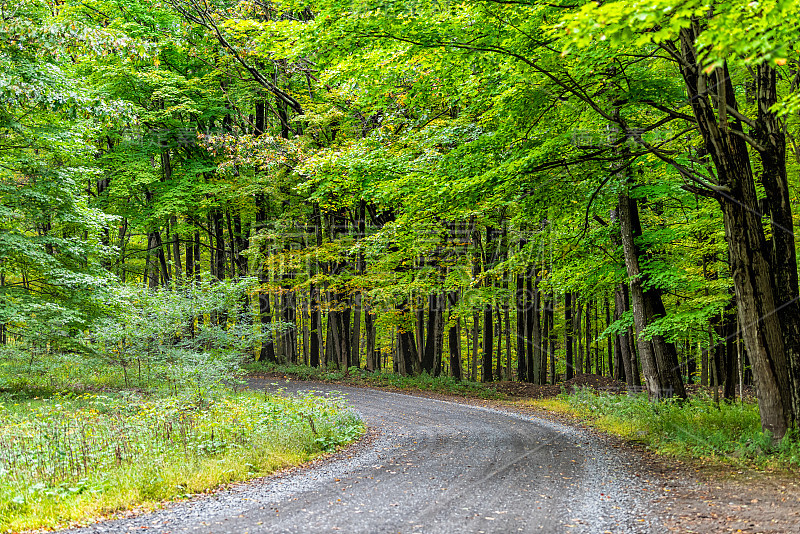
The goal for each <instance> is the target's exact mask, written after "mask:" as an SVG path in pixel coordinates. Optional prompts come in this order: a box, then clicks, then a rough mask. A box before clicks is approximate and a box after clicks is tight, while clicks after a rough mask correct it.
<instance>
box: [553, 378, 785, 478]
mask: <svg viewBox="0 0 800 534" xmlns="http://www.w3.org/2000/svg"><path fill="white" fill-rule="evenodd" d="M559 400H560V401H561V402H563V403H565V405H566V407H567V408H568V411H570V412H571V413H573V414H574V415H577V416H579V417H581V418H582V419H587V420H589V421H591V422H592V423H593V424H594V425H595V426H597V427H599V428H601V429H603V430H606V431H610V432H612V433H615V434H618V435H621V436H623V437H625V438H627V439H631V440H635V441H640V442H643V443H645V444H647V445H648V446H650V447H651V448H654V449H655V450H656V451H658V452H660V453H662V454H669V455H673V456H678V457H691V458H701V459H715V460H720V461H723V462H728V463H733V464H748V465H751V466H776V467H790V466H798V465H800V445H798V440H797V435H796V434H794V433H792V434H788V435H787V436H786V437H785V438H784V439H783V440H781V441H780V442H779V443H774V442H773V440H772V436H771V435H770V434H769V433H765V432H762V430H761V423H760V418H759V412H758V405H757V404H756V403H755V402H754V401H753V402H743V403H742V402H737V403H728V402H720V403H715V402H714V401H713V399H711V398H710V397H709V396H708V395H705V394H699V395H697V396H695V397H692V398H690V399H688V400H683V401H682V400H677V399H676V400H667V401H663V402H658V403H652V402H650V401H649V400H648V399H647V395H646V394H644V393H641V394H637V395H614V394H610V393H597V392H595V391H594V390H592V389H590V388H581V389H578V390H576V391H575V392H574V393H572V394H562V395H561V396H560V398H559Z"/></svg>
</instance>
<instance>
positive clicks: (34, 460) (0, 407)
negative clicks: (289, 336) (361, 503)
mask: <svg viewBox="0 0 800 534" xmlns="http://www.w3.org/2000/svg"><path fill="white" fill-rule="evenodd" d="M40 393H41V391H40V390H33V391H25V390H17V391H12V392H9V391H8V390H6V391H5V392H4V393H2V394H1V395H0V532H6V531H7V532H19V531H23V530H28V529H36V528H56V527H58V526H64V525H68V524H76V523H80V522H81V521H86V520H89V519H91V518H94V517H98V516H104V515H108V514H110V513H113V512H115V511H117V510H121V509H125V508H131V507H134V506H137V505H144V506H145V507H153V506H155V505H157V503H159V502H161V501H164V500H169V499H176V498H182V497H187V496H189V495H191V494H194V493H200V492H203V491H205V490H208V489H210V488H215V487H217V486H219V485H221V484H225V483H229V482H233V481H242V480H247V479H249V478H253V477H257V476H263V475H266V474H269V473H271V472H274V471H275V470H278V469H281V468H283V467H287V466H290V465H296V464H299V463H302V462H305V461H307V460H309V459H311V458H313V457H315V456H318V455H319V454H320V453H323V452H325V451H331V450H333V449H335V448H337V447H338V446H340V445H343V444H345V443H347V442H350V441H352V440H354V439H355V438H356V437H358V436H359V435H361V433H362V432H363V424H362V423H361V421H360V419H359V418H358V416H357V415H356V414H355V413H353V412H352V411H350V410H349V409H347V408H346V407H345V406H344V404H343V402H342V399H341V398H337V397H328V398H321V397H315V396H313V395H307V396H304V397H300V398H284V397H280V396H271V395H265V394H263V393H261V394H259V393H256V392H252V391H245V392H240V393H232V392H227V393H224V394H222V395H220V396H218V397H217V398H215V399H206V400H204V401H202V402H198V401H197V399H196V397H194V396H191V397H189V396H175V395H173V396H163V397H159V396H148V395H144V394H141V393H134V392H130V391H117V392H103V393H102V394H95V393H75V392H72V391H62V392H59V393H54V394H51V395H49V396H47V397H40V396H38V394H40Z"/></svg>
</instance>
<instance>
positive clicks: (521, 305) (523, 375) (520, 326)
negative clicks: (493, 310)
mask: <svg viewBox="0 0 800 534" xmlns="http://www.w3.org/2000/svg"><path fill="white" fill-rule="evenodd" d="M514 296H515V298H516V303H517V380H518V381H520V382H524V381H525V380H527V379H528V368H527V365H526V364H527V358H526V357H525V347H526V344H525V324H526V322H525V321H526V319H525V276H524V275H523V274H521V273H520V274H517V288H516V292H515V294H514Z"/></svg>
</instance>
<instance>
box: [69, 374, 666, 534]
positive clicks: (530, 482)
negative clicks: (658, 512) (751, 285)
mask: <svg viewBox="0 0 800 534" xmlns="http://www.w3.org/2000/svg"><path fill="white" fill-rule="evenodd" d="M272 383H274V381H266V380H263V381H258V380H254V381H252V382H251V386H252V387H255V388H259V389H261V388H264V387H274V386H271V385H270V384H272ZM280 386H281V387H285V388H286V392H287V394H291V393H292V392H296V391H300V390H308V389H312V390H317V391H322V392H323V393H324V392H325V391H331V390H337V391H342V392H344V393H345V394H346V395H347V398H348V402H349V403H350V405H351V406H352V407H353V408H354V409H355V410H357V411H358V412H360V413H361V414H362V416H363V418H364V420H365V421H366V423H367V425H368V426H369V427H370V428H371V432H370V436H369V437H368V438H367V439H365V440H364V442H362V443H360V444H358V445H356V446H354V447H353V448H351V449H349V450H347V451H345V452H343V453H340V454H338V455H336V456H334V457H333V458H331V459H328V460H325V461H323V462H318V463H317V464H315V465H312V466H309V467H304V468H301V469H296V470H293V471H291V472H289V473H285V474H283V475H280V476H276V477H270V478H266V479H261V480H259V481H254V482H251V483H247V484H242V485H240V486H237V487H236V488H234V489H232V490H230V491H226V492H221V493H218V494H216V495H213V496H208V497H202V498H199V499H196V500H194V501H191V502H188V503H180V504H177V505H175V506H172V507H170V508H168V509H165V510H161V511H158V512H155V513H152V514H147V515H142V516H139V517H134V518H130V519H124V520H117V521H110V522H105V523H99V524H97V525H94V526H92V527H89V528H85V529H81V530H79V531H77V532H81V533H89V532H91V533H98V534H99V533H106V532H131V531H148V532H164V533H166V532H170V533H179V532H180V533H188V532H192V533H236V534H239V533H245V532H248V533H256V532H264V533H266V532H269V533H278V532H348V533H349V532H365V533H366V532H369V533H379V532H380V533H383V532H386V533H388V532H402V533H414V532H418V533H444V532H453V533H464V532H474V533H481V532H486V533H488V532H503V533H506V532H509V533H513V532H547V533H559V532H565V533H567V532H574V533H584V532H586V533H606V532H612V533H615V534H617V533H626V532H636V533H639V532H643V533H644V532H663V531H664V528H663V527H662V526H661V525H659V524H658V523H657V521H658V520H657V519H656V518H655V516H651V513H650V512H651V500H652V498H653V497H655V496H656V494H657V493H658V492H659V491H660V490H659V482H658V481H653V480H650V479H647V478H646V477H645V476H639V473H637V466H636V462H635V460H634V459H633V458H632V457H629V456H627V455H625V453H619V452H617V451H616V450H614V449H611V448H609V447H608V446H607V445H604V444H603V443H601V442H599V441H597V440H596V439H595V438H593V437H592V436H591V435H590V434H589V433H587V432H584V431H581V430H576V429H574V428H570V427H567V426H562V425H560V424H557V423H552V422H548V421H545V420H543V419H538V418H535V417H528V416H523V415H518V414H512V413H506V412H502V411H498V410H493V409H488V408H483V407H480V406H471V405H465V404H460V403H455V402H449V401H442V400H435V399H428V398H424V397H418V396H409V395H403V394H399V393H392V392H385V391H376V390H370V389H361V388H347V387H343V386H325V385H322V384H318V383H303V382H295V381H291V382H288V383H282V384H280Z"/></svg>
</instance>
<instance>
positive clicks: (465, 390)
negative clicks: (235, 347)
mask: <svg viewBox="0 0 800 534" xmlns="http://www.w3.org/2000/svg"><path fill="white" fill-rule="evenodd" d="M244 369H245V370H246V371H247V372H249V373H252V374H258V373H277V374H281V375H285V376H287V377H292V378H295V379H298V380H319V381H322V382H337V383H342V384H351V385H356V386H359V385H360V386H370V387H391V388H394V389H399V390H406V391H431V392H435V393H445V394H450V395H462V396H465V397H478V398H482V399H504V398H506V397H505V395H503V394H502V393H498V392H497V391H495V390H494V389H492V388H490V387H486V386H484V385H483V384H480V383H477V382H471V381H467V380H462V381H457V380H455V379H454V378H453V377H451V376H438V377H433V376H430V375H429V374H427V373H425V372H423V373H422V374H420V375H419V376H401V375H398V374H395V373H387V372H384V371H377V372H369V371H365V370H364V369H360V368H358V367H351V368H349V369H348V370H347V371H345V370H341V369H321V368H315V367H309V366H307V365H293V364H288V365H287V364H275V363H267V362H255V363H249V364H246V365H244Z"/></svg>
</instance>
